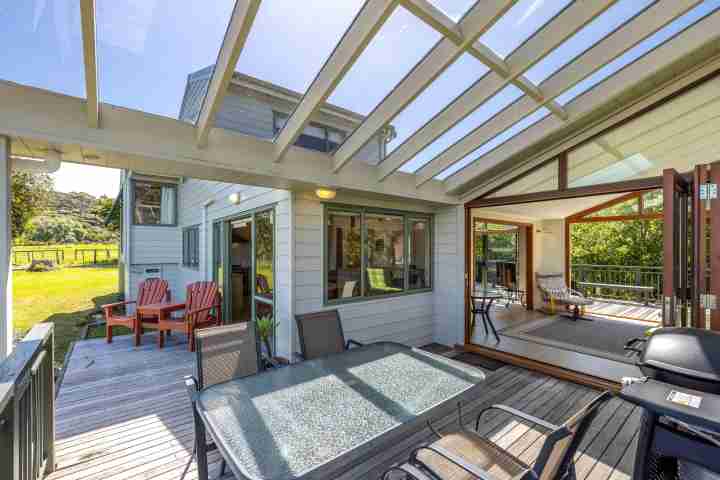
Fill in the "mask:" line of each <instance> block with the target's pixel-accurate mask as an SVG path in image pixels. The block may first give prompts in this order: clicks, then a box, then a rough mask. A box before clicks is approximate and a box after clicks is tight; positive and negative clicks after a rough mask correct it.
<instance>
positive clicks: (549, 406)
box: [49, 334, 640, 480]
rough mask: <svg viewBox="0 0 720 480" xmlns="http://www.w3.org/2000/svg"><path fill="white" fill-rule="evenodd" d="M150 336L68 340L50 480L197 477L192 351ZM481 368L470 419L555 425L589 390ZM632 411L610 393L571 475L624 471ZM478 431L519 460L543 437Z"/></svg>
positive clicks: (393, 453) (214, 468)
mask: <svg viewBox="0 0 720 480" xmlns="http://www.w3.org/2000/svg"><path fill="white" fill-rule="evenodd" d="M155 340H156V339H155V338H154V335H153V334H150V335H145V336H144V345H142V346H140V347H137V348H136V347H134V346H132V342H131V338H130V337H129V336H121V337H116V339H115V341H114V343H112V344H110V345H108V344H106V343H105V342H104V340H103V339H94V340H87V341H82V342H78V343H77V344H76V345H75V348H74V350H73V352H72V356H71V358H70V361H69V363H68V370H67V372H66V374H65V378H64V381H63V385H62V387H61V389H60V392H59V396H58V400H57V439H58V440H57V446H56V450H57V471H56V472H55V473H53V474H52V475H51V476H50V477H49V478H50V480H69V479H73V480H89V479H102V480H120V479H123V480H135V479H138V480H139V479H148V478H153V479H158V480H180V479H184V480H192V479H195V478H197V472H196V468H195V463H194V461H192V458H191V453H192V442H193V427H192V416H191V412H190V404H189V401H188V398H187V394H186V392H185V389H184V386H183V383H182V379H183V376H185V375H189V374H191V373H192V365H193V355H192V354H191V353H190V352H188V351H187V346H186V345H185V344H184V343H179V342H180V340H179V338H178V336H173V337H172V339H171V340H170V342H169V344H168V345H167V346H166V348H164V349H163V350H158V347H157V344H156V342H155ZM487 373H488V379H487V382H486V385H487V388H486V389H485V390H484V391H483V393H482V394H481V395H479V396H478V398H477V399H476V400H475V401H473V402H472V403H471V404H469V405H467V406H466V407H465V408H464V421H467V422H471V421H472V420H474V416H475V415H476V414H477V412H478V411H479V410H480V409H481V408H484V407H485V406H488V405H491V404H493V403H504V404H508V405H510V406H513V407H515V408H518V409H521V410H524V411H527V412H528V413H531V414H533V415H536V416H538V417H541V418H544V419H546V420H548V421H551V422H554V423H561V422H562V421H564V420H565V419H567V418H568V417H570V416H571V415H572V414H573V413H574V412H575V411H577V410H578V409H579V408H580V407H581V406H582V405H584V404H585V403H587V402H588V401H589V400H590V399H591V398H592V397H593V396H594V395H596V393H597V392H595V391H593V390H592V389H590V388H587V387H584V386H580V385H577V384H573V383H569V382H565V381H562V380H558V379H555V378H551V377H548V376H545V375H542V374H539V373H536V372H531V371H529V370H524V369H521V368H517V367H512V366H503V367H501V368H499V369H498V370H496V371H494V372H487ZM639 416H640V411H639V409H638V408H636V407H634V406H633V405H631V404H629V403H626V402H623V401H621V400H619V399H617V398H615V399H613V400H612V401H611V402H610V403H608V404H607V405H606V406H605V407H604V408H603V410H602V411H601V412H600V413H599V415H598V417H597V418H596V419H595V421H594V423H593V424H592V426H591V428H590V430H589V432H588V434H587V436H586V437H585V439H584V440H583V442H582V445H581V447H580V450H579V453H578V455H577V457H576V467H577V473H578V479H592V480H603V479H613V480H621V479H627V478H630V477H631V476H632V465H633V459H634V454H635V450H636V439H637V431H638V426H639ZM448 420H449V419H448ZM441 423H442V422H439V424H441ZM449 425H450V427H448V428H456V425H457V424H456V422H452V421H450V422H449ZM481 429H482V433H483V434H485V435H486V436H487V437H488V438H490V439H492V440H493V441H495V442H496V443H498V444H500V445H501V446H503V447H505V448H509V449H510V451H511V452H513V453H514V454H515V455H517V456H518V457H520V458H521V459H522V460H524V461H526V462H528V463H531V462H532V461H533V460H534V457H535V455H537V453H538V451H539V448H540V445H541V443H542V434H541V433H540V432H539V431H536V430H534V429H532V428H531V427H530V426H529V425H526V424H523V423H518V422H517V421H515V420H514V419H512V418H509V417H507V416H505V415H502V414H496V415H495V416H493V415H487V417H486V421H485V422H484V423H483V424H482V427H481ZM428 440H430V435H429V431H427V429H425V430H422V431H419V432H417V433H416V434H415V435H413V436H412V437H411V438H409V439H408V441H407V442H404V443H402V444H398V445H396V446H395V447H394V448H393V449H391V450H388V451H385V452H383V454H382V455H381V456H376V457H373V458H371V459H369V460H368V461H367V462H365V463H364V464H362V465H359V466H356V467H354V468H353V469H352V470H351V471H348V472H347V473H346V474H344V475H343V476H342V477H341V478H343V479H350V478H362V479H376V478H380V476H381V474H382V472H383V471H384V470H385V469H386V468H387V467H388V466H389V465H391V464H393V463H395V462H399V461H402V460H404V459H406V458H407V455H408V452H409V450H410V449H411V448H412V447H413V446H415V445H418V444H419V443H422V442H425V441H428ZM217 455H218V454H217V452H213V453H212V454H211V456H210V459H209V460H210V478H217V477H218V474H219V460H220V458H219V457H218V456H217ZM229 478H232V477H231V476H229Z"/></svg>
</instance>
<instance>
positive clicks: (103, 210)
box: [91, 195, 122, 232]
mask: <svg viewBox="0 0 720 480" xmlns="http://www.w3.org/2000/svg"><path fill="white" fill-rule="evenodd" d="M114 206H115V200H113V199H112V198H110V197H107V196H105V195H103V196H102V197H100V198H98V199H97V203H96V204H95V206H94V207H93V209H92V212H91V213H93V214H94V215H97V216H98V217H99V218H100V219H101V220H102V221H104V222H105V224H106V225H107V227H108V229H110V230H112V231H115V232H117V231H118V230H120V213H121V210H122V208H116V209H113V207H114Z"/></svg>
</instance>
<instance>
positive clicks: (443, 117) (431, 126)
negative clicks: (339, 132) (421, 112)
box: [378, 0, 616, 180]
mask: <svg viewBox="0 0 720 480" xmlns="http://www.w3.org/2000/svg"><path fill="white" fill-rule="evenodd" d="M615 2H616V0H602V1H593V2H590V1H577V2H574V3H572V4H571V5H570V6H569V7H567V8H566V9H565V10H563V11H562V12H561V13H560V14H558V15H557V16H556V17H555V18H554V19H553V20H552V21H551V22H550V23H549V24H547V25H546V26H545V27H543V28H542V29H541V30H540V31H538V32H537V33H536V34H535V35H534V36H532V37H531V38H530V39H528V40H527V41H526V42H525V43H524V44H523V45H522V46H520V47H519V48H518V49H517V50H516V51H515V52H513V53H512V54H511V55H510V56H509V57H508V59H507V60H506V63H507V65H508V72H509V73H504V72H502V71H501V70H500V69H498V70H492V71H491V72H490V73H488V74H487V75H485V76H484V77H483V78H482V79H480V80H478V81H477V82H476V83H475V84H474V85H473V86H472V87H470V88H469V89H468V90H466V91H465V93H463V94H462V95H460V96H459V97H458V98H456V99H455V100H454V101H453V102H452V103H450V105H448V106H447V107H446V108H445V110H443V111H442V112H440V113H439V114H438V115H436V116H435V118H433V119H432V120H431V121H430V122H428V123H427V124H425V125H424V126H423V127H422V128H420V129H419V130H418V131H417V132H415V133H414V134H413V135H412V136H411V137H410V138H408V139H407V140H406V141H405V142H404V143H403V144H402V145H400V146H399V147H398V148H396V149H395V150H394V151H393V152H392V153H391V154H390V155H389V156H388V157H387V158H386V159H385V160H383V162H382V163H381V164H380V165H379V169H380V172H379V177H378V178H379V179H381V180H382V179H385V178H387V177H388V176H389V175H391V174H392V173H394V172H395V171H396V170H397V169H398V168H400V167H401V166H402V165H403V164H405V163H406V162H408V161H410V160H411V159H412V158H413V157H415V155H417V154H418V153H420V152H421V151H422V150H423V149H424V148H425V147H427V146H428V145H429V144H431V143H432V142H433V141H435V140H436V139H437V138H438V137H440V136H441V135H442V134H444V133H445V132H447V131H448V130H449V129H451V128H452V127H453V126H455V125H456V124H457V123H458V122H460V121H462V120H463V119H464V118H465V117H466V116H467V115H469V114H470V113H472V112H473V111H475V110H476V109H477V108H478V107H479V106H480V105H482V104H483V103H485V102H486V101H487V100H488V99H489V98H490V97H492V96H493V95H495V94H496V93H497V92H499V91H500V90H501V89H502V88H504V87H506V86H507V85H508V84H510V83H511V82H513V81H514V80H515V79H517V78H518V77H520V76H521V75H522V74H523V73H524V72H525V71H526V70H528V69H529V68H530V67H532V66H533V65H534V64H535V63H537V62H539V61H540V60H542V59H543V58H544V57H545V56H546V55H548V54H549V53H550V52H552V50H553V49H555V47H557V46H558V45H560V44H561V43H562V42H564V41H565V40H566V39H568V38H569V37H570V36H572V35H573V34H574V33H575V32H577V31H578V30H580V29H581V28H583V27H584V26H585V25H587V24H588V23H589V22H591V21H592V20H593V19H595V18H596V17H597V16H598V15H600V14H602V13H603V12H604V11H605V10H607V9H608V8H609V7H610V6H612V5H613V4H614V3H615ZM463 32H465V29H464V28H463ZM522 84H523V85H527V82H525V81H523V82H522Z"/></svg>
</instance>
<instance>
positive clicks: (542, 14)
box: [480, 0, 572, 59]
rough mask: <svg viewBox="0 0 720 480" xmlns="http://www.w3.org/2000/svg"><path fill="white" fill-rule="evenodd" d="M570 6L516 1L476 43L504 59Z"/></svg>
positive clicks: (546, 0)
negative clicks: (480, 43)
mask: <svg viewBox="0 0 720 480" xmlns="http://www.w3.org/2000/svg"><path fill="white" fill-rule="evenodd" d="M570 3H572V0H520V1H519V2H517V3H516V4H515V5H513V7H512V8H511V9H510V10H508V11H507V12H506V13H505V15H503V16H502V17H501V18H500V19H499V20H498V21H497V22H496V23H495V24H494V25H493V26H492V27H490V29H489V30H488V31H487V32H485V33H484V34H483V35H482V36H481V37H480V41H481V42H482V43H483V44H485V46H487V47H489V48H490V49H491V50H492V51H493V52H495V53H496V54H498V55H499V56H500V57H501V58H503V59H505V58H506V57H508V56H509V55H510V54H511V53H512V52H514V51H515V49H516V48H518V47H519V46H520V45H522V44H523V43H525V41H526V40H527V39H528V38H530V37H531V36H533V35H534V34H535V33H536V32H537V31H538V30H540V29H541V28H542V27H543V26H545V24H546V23H548V22H549V21H550V20H552V19H553V18H554V17H555V16H556V15H557V14H558V13H560V12H561V11H562V10H563V9H564V8H565V7H566V6H568V5H569V4H570Z"/></svg>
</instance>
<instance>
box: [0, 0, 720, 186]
mask: <svg viewBox="0 0 720 480" xmlns="http://www.w3.org/2000/svg"><path fill="white" fill-rule="evenodd" d="M432 1H433V3H434V4H435V5H436V6H437V7H438V8H440V9H441V10H443V11H445V12H446V13H447V14H448V15H449V16H451V17H452V18H454V19H455V20H458V19H460V18H461V16H462V15H463V14H464V13H465V12H466V11H467V9H468V8H469V7H470V6H471V5H472V3H473V2H472V0H432ZM78 3H79V2H77V0H25V1H6V2H3V5H2V6H0V22H2V24H3V27H4V28H3V29H2V31H0V44H2V45H3V49H2V50H0V78H2V79H6V80H11V81H15V82H18V83H23V84H27V85H32V86H37V87H40V88H46V89H49V90H53V91H57V92H61V93H65V94H69V95H74V96H78V97H84V96H85V91H84V78H83V64H82V44H81V37H80V13H79V7H78ZM569 3H570V0H519V1H518V2H517V3H516V4H515V6H514V7H513V8H511V9H510V10H509V11H508V12H507V13H506V14H505V16H504V17H503V18H501V19H500V21H499V22H498V23H496V25H494V26H493V27H492V28H491V29H490V30H488V31H487V32H486V33H485V34H484V35H483V36H482V37H481V39H480V40H481V41H482V42H483V43H485V44H486V45H487V46H488V47H490V48H491V49H493V50H494V51H495V52H496V53H497V54H498V55H499V56H501V57H502V58H507V57H508V56H510V55H512V52H513V51H514V50H515V49H516V48H517V47H519V46H520V45H522V43H523V42H524V41H526V40H527V39H528V38H529V37H531V36H532V34H533V33H535V32H536V31H537V30H538V29H540V28H541V27H542V26H543V25H545V24H546V22H548V21H549V20H551V19H552V18H553V17H555V16H556V15H557V14H558V13H559V12H561V11H562V9H563V8H564V7H565V6H567V5H568V4H569ZM652 3H653V2H652V0H620V1H619V2H618V3H617V4H615V5H614V6H613V7H611V8H610V9H609V10H607V11H606V12H605V13H604V14H603V15H601V16H600V17H598V18H597V19H596V20H594V21H593V22H592V23H590V24H589V25H587V26H586V27H585V28H584V29H582V30H581V31H579V32H578V33H577V34H575V35H574V36H573V37H571V38H570V39H568V40H567V41H566V42H565V43H564V44H562V45H561V46H560V47H559V48H558V49H557V50H556V51H555V52H553V53H552V54H550V55H549V56H548V57H546V58H545V59H544V60H543V61H541V62H539V63H538V64H536V65H535V66H534V67H533V68H532V69H531V70H530V71H529V72H528V73H527V76H528V78H530V80H532V81H534V82H536V83H541V82H542V81H543V80H545V79H547V78H548V77H549V76H550V75H552V73H554V72H555V71H557V70H558V69H560V68H562V67H563V66H564V65H565V64H567V63H568V62H570V61H571V60H572V59H574V58H575V57H577V56H578V55H581V54H582V53H583V52H584V51H585V50H587V49H588V48H590V47H591V46H592V45H593V44H595V43H596V42H597V41H599V40H601V39H602V38H603V37H604V36H606V35H607V34H609V33H610V32H612V31H613V30H614V29H616V28H618V27H619V26H621V25H622V24H623V23H625V22H626V21H628V20H629V19H631V18H632V17H633V16H635V15H637V14H638V13H640V12H641V11H642V10H643V9H644V8H646V7H647V6H649V5H650V4H652ZM233 5H234V1H233V0H212V1H203V2H200V1H197V0H97V37H98V57H99V78H100V96H101V99H102V101H104V102H107V103H111V104H115V105H120V106H124V107H128V108H133V109H138V110H143V111H146V112H149V113H154V114H158V115H164V116H168V117H177V114H178V111H179V108H180V103H181V101H182V96H183V92H184V87H185V81H186V77H187V75H188V74H189V73H191V72H193V71H196V70H198V69H200V68H203V67H205V66H207V65H210V64H212V63H214V62H215V59H216V56H217V52H218V48H219V46H220V43H221V42H222V38H223V36H224V33H225V30H226V28H227V22H228V19H229V17H230V13H231V11H232V8H233ZM361 6H362V1H361V0H343V1H337V0H308V1H306V2H303V5H302V8H298V2H297V1H294V0H265V1H264V2H263V3H262V4H261V7H260V11H259V12H258V16H257V19H256V22H255V24H254V27H253V30H252V32H251V34H250V36H249V38H248V41H247V44H246V46H245V49H244V51H243V54H242V55H241V57H240V60H239V61H238V65H237V68H236V69H237V70H238V71H240V72H243V73H246V74H249V75H253V76H256V77H259V78H261V79H263V80H266V81H270V82H273V83H276V84H278V85H282V86H284V87H286V88H290V89H293V90H296V91H299V92H301V93H302V92H304V91H305V90H306V89H307V87H308V86H309V85H310V84H311V82H312V80H313V79H314V77H315V75H316V74H317V72H318V71H319V70H320V68H321V67H322V65H323V63H324V61H325V60H326V59H327V57H328V56H329V55H330V53H331V52H332V49H333V48H334V46H335V45H336V43H337V42H338V41H339V40H340V38H341V37H342V35H343V34H344V32H345V30H346V29H347V28H348V27H349V25H350V24H351V22H352V20H353V18H354V17H355V15H356V14H357V12H358V11H359V9H360V8H361ZM719 6H720V0H707V1H706V2H704V3H703V4H701V5H700V6H699V7H696V8H695V9H694V10H693V11H691V12H689V13H688V14H686V15H685V16H684V17H683V18H681V19H679V20H678V21H676V22H674V23H673V24H672V25H670V26H668V27H666V28H665V29H663V30H662V31H660V32H658V33H657V34H655V35H654V36H653V37H651V38H650V39H648V40H647V41H645V42H643V45H639V46H638V48H636V49H633V50H631V51H630V52H628V53H626V54H625V55H623V57H621V58H620V59H618V60H617V61H616V62H613V64H611V65H609V66H608V67H605V68H603V69H602V70H601V71H599V72H597V73H596V74H594V75H593V76H591V77H590V78H588V79H586V80H585V81H583V82H581V84H579V85H577V86H575V87H574V88H573V89H571V91H568V92H566V93H565V94H563V95H562V96H561V97H560V98H559V99H558V101H559V102H560V103H562V104H565V103H568V102H570V101H572V100H573V99H574V98H576V97H577V96H578V95H580V94H582V93H584V92H585V91H587V90H588V89H589V88H592V86H594V85H596V84H597V83H599V82H601V81H602V80H603V79H605V78H607V77H608V76H609V75H611V74H612V73H615V72H616V71H618V70H619V69H620V68H622V67H623V66H625V65H627V64H628V63H630V62H631V61H633V60H635V59H637V58H639V56H641V55H643V54H645V53H647V52H648V51H650V50H651V49H652V48H654V47H655V46H657V45H659V44H661V43H662V42H664V41H667V40H668V39H669V38H671V37H672V36H673V35H675V34H677V33H678V32H679V31H681V30H682V29H683V28H685V27H687V26H688V25H690V24H692V23H694V22H695V21H697V20H698V19H700V18H702V16H704V15H706V14H708V13H710V12H712V11H714V10H715V9H717V8H718V7H719ZM289 26H290V27H291V28H288V27H289ZM439 38H440V37H439V35H438V34H437V33H436V32H435V31H434V30H432V29H430V28H429V27H428V26H426V25H425V24H424V23H422V22H421V21H419V20H418V19H417V18H415V17H414V16H412V15H411V14H409V13H408V12H407V11H405V10H404V9H402V8H399V9H398V10H397V11H396V12H395V13H393V15H391V17H390V18H389V19H388V21H387V22H386V23H385V25H384V26H383V27H382V28H381V29H380V31H379V32H378V34H377V35H376V37H375V38H374V39H373V40H372V42H371V43H370V44H369V45H368V47H367V49H366V51H365V52H364V53H363V54H362V55H361V56H360V58H359V59H358V61H357V62H356V64H355V65H354V66H353V67H352V68H351V70H350V71H349V72H348V74H347V75H346V77H345V78H344V79H343V80H342V82H341V83H340V84H339V85H338V87H337V89H336V90H335V91H334V92H333V94H332V95H331V97H330V101H331V102H333V103H336V104H338V105H340V106H343V107H345V108H349V109H352V110H355V111H357V112H359V113H362V114H368V113H370V112H371V111H372V110H373V109H374V108H375V106H377V104H378V103H380V101H382V99H383V98H384V96H385V95H387V93H389V92H390V91H391V90H392V88H393V87H394V86H395V85H396V84H397V83H398V82H399V81H400V80H401V79H402V78H403V77H404V76H405V75H406V74H407V73H408V72H409V71H410V70H411V68H412V67H413V66H414V65H415V64H416V63H417V61H419V60H420V59H421V58H422V57H423V56H424V55H425V54H426V53H427V52H428V51H429V50H430V49H431V48H432V47H433V45H435V43H436V42H437V41H438V40H439ZM486 73H487V68H486V67H485V66H484V65H482V64H481V63H480V62H479V61H477V60H476V59H474V58H472V57H470V56H469V55H467V54H465V55H462V56H461V57H460V58H459V59H458V60H457V61H456V62H455V63H454V64H453V65H451V66H450V67H449V68H448V69H447V70H446V71H445V72H444V73H443V74H442V75H441V76H440V77H439V78H438V80H437V81H436V82H435V83H434V84H433V85H432V86H430V87H429V88H428V89H427V90H426V91H425V92H423V93H422V94H421V95H420V96H419V97H418V98H417V99H416V100H415V101H414V102H413V103H411V104H410V105H409V106H408V107H406V109H405V111H403V112H401V113H400V114H399V115H398V116H397V117H396V118H395V119H394V120H393V125H395V127H396V129H397V131H398V138H397V139H396V140H395V141H394V142H392V143H391V144H390V145H389V150H393V149H394V148H396V147H397V146H398V145H400V144H401V143H402V141H404V140H406V139H407V138H408V137H409V136H410V135H411V134H412V133H413V132H414V131H416V130H417V129H418V128H419V127H421V126H422V125H423V124H425V123H426V122H427V121H429V120H430V119H431V118H432V117H433V116H434V115H436V114H437V113H439V112H440V111H441V110H442V109H443V108H444V107H445V106H447V104H448V103H450V102H451V101H452V100H453V99H454V98H456V97H457V96H458V95H460V94H461V93H462V92H463V91H464V90H465V89H467V88H468V87H469V86H471V85H472V84H473V83H475V82H476V81H478V80H479V79H481V78H482V77H483V75H485V74H486ZM520 97H522V93H521V92H519V91H517V89H514V88H505V89H503V90H502V91H501V92H500V93H499V94H497V95H496V96H495V97H493V98H492V99H491V100H490V101H488V102H487V103H486V104H485V105H483V106H481V107H480V108H479V109H478V110H477V111H475V112H473V113H472V114H471V115H469V116H468V117H467V118H466V119H465V120H464V121H463V122H461V123H460V124H458V125H457V126H455V127H454V128H453V129H451V130H450V131H448V132H446V133H445V134H444V135H443V136H442V137H440V138H439V139H438V140H437V141H436V142H434V143H433V144H431V145H429V146H428V147H427V149H426V150H425V151H423V152H421V153H420V154H419V155H418V156H417V157H416V158H415V159H413V160H412V161H411V162H409V163H408V164H407V165H405V166H404V167H403V168H402V170H404V171H415V170H417V169H418V168H419V167H421V166H422V165H423V164H425V163H426V162H427V161H429V160H431V159H432V158H434V157H435V156H436V155H437V154H439V153H441V152H442V151H443V150H444V149H446V148H447V147H449V146H450V145H452V144H453V143H454V142H456V141H457V140H459V139H460V138H462V137H463V136H464V135H466V134H468V133H470V132H472V130H474V129H475V128H477V127H479V126H481V125H482V124H483V123H484V122H486V121H487V120H488V119H490V118H492V117H493V116H494V115H495V114H497V113H498V112H499V111H501V110H502V109H503V108H504V107H505V106H507V105H509V104H511V103H512V102H513V101H516V100H517V99H518V98H520ZM543 113H544V112H542V111H538V112H537V113H536V114H535V116H534V117H533V118H529V119H526V120H525V121H524V123H523V122H521V123H519V124H518V125H515V126H513V127H511V129H509V130H508V131H507V132H503V134H501V136H500V137H499V138H498V139H493V140H491V141H490V142H488V144H486V145H483V146H480V147H479V148H478V150H476V151H475V152H473V154H471V155H469V156H468V157H466V158H465V159H462V160H461V162H458V163H457V164H456V165H454V166H453V167H451V168H450V169H448V170H447V171H446V172H443V174H441V176H440V178H446V177H447V176H449V175H451V174H452V173H455V172H456V171H457V170H459V168H460V167H462V166H465V165H468V164H470V163H472V161H474V160H475V159H476V158H477V157H478V156H480V155H483V154H485V153H488V152H489V151H491V150H492V149H493V148H495V147H497V146H498V145H500V144H501V143H502V142H503V141H506V140H507V139H509V138H512V136H514V135H516V134H518V133H519V132H521V131H522V130H524V129H525V128H528V127H529V126H530V125H531V124H532V123H530V122H531V121H533V120H534V121H538V120H539V119H541V118H543V116H544V115H543ZM88 175H90V174H88ZM92 175H95V173H93V174H92ZM86 178H87V179H91V178H95V177H92V176H89V177H86ZM97 179H98V181H97V182H95V181H88V182H87V184H88V185H90V184H93V185H94V186H96V185H95V184H96V183H98V182H101V183H103V184H107V185H108V187H107V188H108V192H107V194H110V193H109V189H110V188H116V186H111V183H112V182H110V181H108V180H107V179H106V178H105V177H102V175H101V174H98V176H97ZM65 183H66V182H65V181H63V184H65ZM78 185H80V183H79V182H78ZM85 188H90V187H85Z"/></svg>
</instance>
